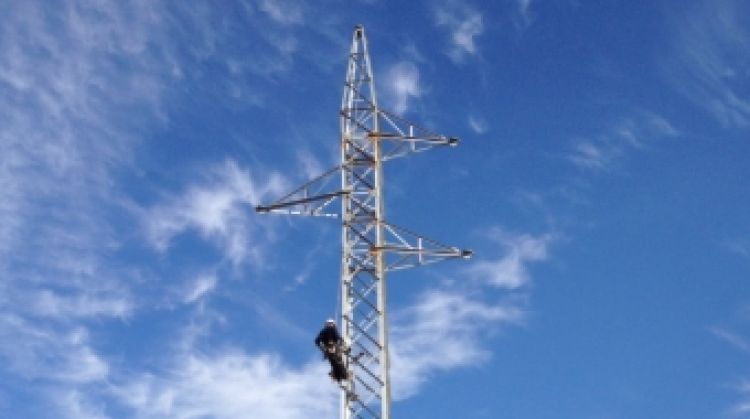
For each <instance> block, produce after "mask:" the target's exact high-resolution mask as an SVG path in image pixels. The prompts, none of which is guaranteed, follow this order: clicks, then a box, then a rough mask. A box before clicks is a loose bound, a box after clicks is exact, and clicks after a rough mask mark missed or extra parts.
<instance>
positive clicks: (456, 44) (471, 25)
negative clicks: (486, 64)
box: [433, 1, 484, 64]
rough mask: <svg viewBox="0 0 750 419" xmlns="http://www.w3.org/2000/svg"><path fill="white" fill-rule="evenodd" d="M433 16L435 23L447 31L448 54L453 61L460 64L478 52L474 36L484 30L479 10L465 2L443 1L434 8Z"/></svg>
mask: <svg viewBox="0 0 750 419" xmlns="http://www.w3.org/2000/svg"><path fill="white" fill-rule="evenodd" d="M433 16H434V22H435V25H436V26H437V27H442V28H446V29H447V30H448V32H449V35H450V47H449V49H448V56H449V57H450V58H451V60H453V62H454V63H457V64H460V63H462V62H464V60H465V57H467V56H472V55H476V54H477V53H478V52H479V51H478V48H477V45H476V40H475V38H477V37H478V36H479V35H481V34H482V32H484V24H483V19H484V18H483V15H482V13H481V12H479V11H478V10H477V9H475V8H474V7H472V6H470V5H469V4H467V3H460V2H456V1H445V2H442V3H440V4H439V5H438V6H437V7H436V8H435V9H434V13H433Z"/></svg>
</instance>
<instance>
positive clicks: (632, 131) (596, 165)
mask: <svg viewBox="0 0 750 419" xmlns="http://www.w3.org/2000/svg"><path fill="white" fill-rule="evenodd" d="M680 134H681V133H680V131H679V130H678V129H676V128H675V127H674V125H672V123H671V122H669V121H668V120H667V119H666V118H664V117H663V116H661V115H658V114H656V113H653V112H648V111H641V112H638V113H636V115H635V116H632V117H627V118H621V119H620V120H618V121H616V122H615V123H614V124H612V125H611V127H610V128H609V130H607V131H606V132H604V133H601V134H599V135H598V136H595V137H589V138H577V139H575V140H573V142H572V144H571V149H570V151H569V152H568V155H567V156H566V157H567V159H568V160H569V161H570V162H571V163H573V164H574V165H576V166H578V167H580V168H582V169H588V170H594V171H608V170H610V169H612V168H613V166H614V165H615V164H616V163H617V162H618V161H619V160H620V159H622V158H623V157H624V156H625V155H626V154H627V153H628V152H629V151H632V150H638V149H644V148H647V147H648V145H649V144H650V143H651V142H653V141H655V140H658V139H662V138H673V137H677V136H679V135H680Z"/></svg>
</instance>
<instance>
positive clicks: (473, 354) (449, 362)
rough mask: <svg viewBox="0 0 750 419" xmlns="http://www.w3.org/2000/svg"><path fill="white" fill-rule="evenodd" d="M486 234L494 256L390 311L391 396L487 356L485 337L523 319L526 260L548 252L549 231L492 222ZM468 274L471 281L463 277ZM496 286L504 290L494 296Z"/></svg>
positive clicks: (402, 394)
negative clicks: (521, 230) (523, 230)
mask: <svg viewBox="0 0 750 419" xmlns="http://www.w3.org/2000/svg"><path fill="white" fill-rule="evenodd" d="M489 232H490V233H489V234H488V236H487V238H488V239H490V240H491V241H492V242H493V244H496V245H499V247H500V248H499V250H500V254H501V255H500V256H499V258H498V259H495V260H479V261H475V262H472V265H471V266H468V267H467V268H464V269H463V270H462V271H461V274H460V275H459V278H458V279H457V280H456V281H455V282H454V281H450V282H448V283H446V284H444V285H443V286H440V287H437V288H433V289H427V290H425V291H423V292H422V293H421V294H420V295H419V296H418V297H417V298H416V299H415V301H414V303H413V304H411V305H409V306H407V307H405V308H402V309H400V310H397V311H396V312H395V313H394V314H393V315H392V317H391V318H392V326H391V337H392V339H391V355H392V364H393V369H392V371H393V376H392V379H393V388H394V398H395V399H396V400H403V399H407V398H409V397H412V396H414V395H416V394H418V393H419V392H420V391H421V389H422V387H423V386H425V385H426V384H427V383H428V382H429V381H430V379H431V378H432V377H433V376H434V375H435V374H437V373H440V372H446V371H450V370H453V369H456V368H467V367H474V366H477V365H481V364H482V363H484V362H487V361H488V360H489V358H490V357H491V355H492V351H491V350H490V348H489V347H488V340H487V339H488V338H489V337H490V336H492V334H493V332H494V331H496V330H497V329H499V328H500V327H502V326H504V325H520V324H523V322H524V320H525V310H524V307H525V305H526V303H527V299H526V298H525V296H524V294H525V293H526V292H527V291H526V286H527V285H528V284H529V283H530V280H531V277H530V274H529V271H528V265H529V264H530V263H532V262H540V261H543V260H546V259H547V258H548V247H549V245H550V244H551V243H552V242H553V241H554V237H553V236H552V235H551V234H546V235H541V236H538V237H536V236H532V235H529V234H512V233H509V232H507V231H505V230H504V229H501V228H498V227H495V228H491V229H489ZM465 279H470V280H471V281H465ZM498 290H503V291H504V293H505V295H503V296H502V297H498V295H497V292H498Z"/></svg>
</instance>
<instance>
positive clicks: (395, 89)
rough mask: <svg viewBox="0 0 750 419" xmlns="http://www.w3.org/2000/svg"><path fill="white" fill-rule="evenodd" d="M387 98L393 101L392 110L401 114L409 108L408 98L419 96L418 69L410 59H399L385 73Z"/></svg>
mask: <svg viewBox="0 0 750 419" xmlns="http://www.w3.org/2000/svg"><path fill="white" fill-rule="evenodd" d="M386 89H387V94H388V98H389V99H390V100H391V102H392V103H393V104H392V105H391V106H393V111H394V112H395V113H396V114H399V115H401V114H403V113H404V112H406V111H407V109H408V108H409V100H410V99H412V98H419V97H420V96H421V95H422V90H421V88H420V86H419V69H418V68H417V66H416V65H414V63H412V62H410V61H401V62H399V63H397V64H395V65H394V66H392V67H391V68H390V69H389V70H388V73H387V75H386Z"/></svg>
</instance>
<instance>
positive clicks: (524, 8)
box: [516, 0, 534, 30]
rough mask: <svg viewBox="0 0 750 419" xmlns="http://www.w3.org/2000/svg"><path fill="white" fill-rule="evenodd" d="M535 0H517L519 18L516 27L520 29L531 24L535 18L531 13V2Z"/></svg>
mask: <svg viewBox="0 0 750 419" xmlns="http://www.w3.org/2000/svg"><path fill="white" fill-rule="evenodd" d="M532 2H533V0H516V13H517V16H518V19H517V20H516V27H517V28H518V29H519V30H523V29H525V28H527V27H528V26H529V25H531V22H532V20H533V18H534V16H533V14H532V13H531V3H532Z"/></svg>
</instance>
